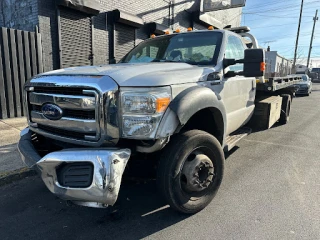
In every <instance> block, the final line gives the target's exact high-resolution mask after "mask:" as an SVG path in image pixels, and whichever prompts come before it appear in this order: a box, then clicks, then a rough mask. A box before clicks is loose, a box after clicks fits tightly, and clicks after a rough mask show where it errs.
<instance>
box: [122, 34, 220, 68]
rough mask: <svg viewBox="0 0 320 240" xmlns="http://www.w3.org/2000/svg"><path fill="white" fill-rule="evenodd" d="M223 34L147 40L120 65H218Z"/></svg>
mask: <svg viewBox="0 0 320 240" xmlns="http://www.w3.org/2000/svg"><path fill="white" fill-rule="evenodd" d="M221 42H222V33H221V32H213V31H212V32H192V33H186V34H173V35H166V36H161V37H157V38H154V39H149V40H146V41H144V42H142V43H140V44H139V45H138V46H137V47H136V48H134V49H132V50H131V51H130V52H129V53H128V54H127V55H126V56H125V57H124V58H123V59H122V60H121V61H120V63H147V62H185V63H189V64H193V65H216V64H217V59H218V56H219V51H220V46H221Z"/></svg>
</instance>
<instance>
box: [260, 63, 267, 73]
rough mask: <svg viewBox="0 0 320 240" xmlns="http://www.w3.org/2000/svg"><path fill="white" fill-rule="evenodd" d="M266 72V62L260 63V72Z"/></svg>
mask: <svg viewBox="0 0 320 240" xmlns="http://www.w3.org/2000/svg"><path fill="white" fill-rule="evenodd" d="M265 70H266V63H265V62H262V63H260V71H261V72H264V71H265Z"/></svg>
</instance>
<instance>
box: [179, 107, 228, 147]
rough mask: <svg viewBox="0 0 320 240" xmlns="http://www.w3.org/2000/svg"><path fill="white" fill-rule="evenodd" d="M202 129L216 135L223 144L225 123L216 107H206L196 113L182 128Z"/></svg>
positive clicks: (185, 129) (183, 129)
mask: <svg viewBox="0 0 320 240" xmlns="http://www.w3.org/2000/svg"><path fill="white" fill-rule="evenodd" d="M193 129H197V130H202V131H205V132H207V133H210V134H212V135H213V136H215V137H216V138H217V139H218V141H219V142H220V144H221V145H222V144H223V136H224V123H223V117H222V114H221V112H220V111H219V110H218V109H216V108H206V109H203V110H200V111H199V112H197V113H195V114H194V115H193V116H192V117H191V118H190V119H189V120H188V122H187V123H186V124H185V125H184V126H183V128H182V129H181V130H182V131H188V130H193Z"/></svg>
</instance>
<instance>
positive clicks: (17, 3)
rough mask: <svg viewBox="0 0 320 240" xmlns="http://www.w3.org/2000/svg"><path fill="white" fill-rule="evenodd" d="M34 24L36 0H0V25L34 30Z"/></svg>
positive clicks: (36, 21) (36, 14) (36, 10)
mask: <svg viewBox="0 0 320 240" xmlns="http://www.w3.org/2000/svg"><path fill="white" fill-rule="evenodd" d="M36 25H38V3H37V0H0V27H7V28H14V29H20V30H24V31H31V32H34V31H35V27H36Z"/></svg>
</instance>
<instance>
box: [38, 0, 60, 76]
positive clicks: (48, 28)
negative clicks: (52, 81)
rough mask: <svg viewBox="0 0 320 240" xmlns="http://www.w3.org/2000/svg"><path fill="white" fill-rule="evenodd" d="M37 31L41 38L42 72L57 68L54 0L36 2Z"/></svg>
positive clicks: (56, 32) (57, 43) (57, 54)
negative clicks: (37, 15) (37, 9)
mask: <svg viewBox="0 0 320 240" xmlns="http://www.w3.org/2000/svg"><path fill="white" fill-rule="evenodd" d="M37 1H38V7H39V12H38V14H39V30H40V33H41V37H42V49H43V61H44V63H43V65H44V71H45V72H47V71H51V70H53V69H58V68H59V38H58V20H57V8H56V1H55V0H45V1H44V0H37Z"/></svg>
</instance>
